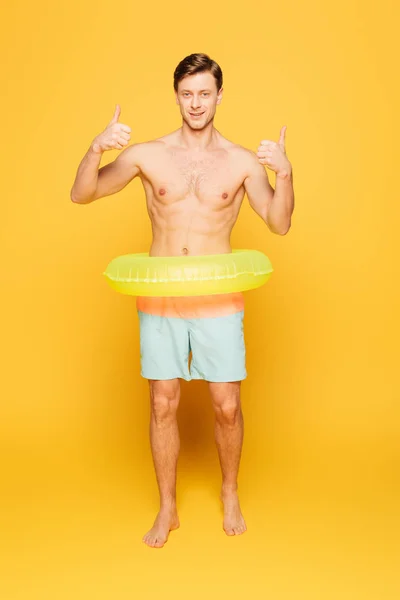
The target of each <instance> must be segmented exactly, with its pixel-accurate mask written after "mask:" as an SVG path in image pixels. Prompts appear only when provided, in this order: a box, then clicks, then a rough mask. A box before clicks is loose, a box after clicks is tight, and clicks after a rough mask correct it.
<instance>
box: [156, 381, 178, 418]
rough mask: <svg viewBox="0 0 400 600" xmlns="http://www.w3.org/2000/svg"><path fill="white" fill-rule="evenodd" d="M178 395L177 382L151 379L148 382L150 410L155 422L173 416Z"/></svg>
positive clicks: (176, 408) (176, 407) (176, 406)
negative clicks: (151, 380)
mask: <svg viewBox="0 0 400 600" xmlns="http://www.w3.org/2000/svg"><path fill="white" fill-rule="evenodd" d="M179 396H180V388H179V382H176V381H153V382H151V383H150V398H151V412H152V415H153V417H154V418H155V420H156V422H157V423H162V422H164V421H168V420H170V419H173V418H175V416H176V412H177V410H178V405H179Z"/></svg>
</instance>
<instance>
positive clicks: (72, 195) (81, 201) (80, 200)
mask: <svg viewBox="0 0 400 600" xmlns="http://www.w3.org/2000/svg"><path fill="white" fill-rule="evenodd" d="M69 197H70V198H71V201H72V202H73V203H74V204H89V202H92V200H94V198H80V197H79V196H77V195H76V193H75V192H74V188H72V190H71V191H70V194H69Z"/></svg>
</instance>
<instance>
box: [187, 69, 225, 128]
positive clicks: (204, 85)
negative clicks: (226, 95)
mask: <svg viewBox="0 0 400 600" xmlns="http://www.w3.org/2000/svg"><path fill="white" fill-rule="evenodd" d="M221 100H222V88H221V90H220V91H219V93H218V90H217V83H216V81H215V78H214V75H212V73H210V72H209V71H206V72H203V73H196V74H195V75H188V76H187V77H184V78H183V79H182V80H181V81H180V82H179V84H178V91H177V92H176V103H177V104H179V108H180V110H181V115H182V118H183V120H184V121H185V123H187V125H189V127H190V128H191V129H195V130H201V129H204V127H205V126H206V125H208V123H209V122H210V121H212V119H213V118H214V115H215V111H216V108H217V104H220V102H221Z"/></svg>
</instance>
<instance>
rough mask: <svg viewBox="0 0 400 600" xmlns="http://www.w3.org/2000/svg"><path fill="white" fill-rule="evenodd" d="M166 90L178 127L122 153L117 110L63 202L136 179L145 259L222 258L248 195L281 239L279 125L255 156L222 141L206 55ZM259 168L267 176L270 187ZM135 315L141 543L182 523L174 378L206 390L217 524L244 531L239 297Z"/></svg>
mask: <svg viewBox="0 0 400 600" xmlns="http://www.w3.org/2000/svg"><path fill="white" fill-rule="evenodd" d="M174 90H175V97H176V103H177V104H178V106H179V108H180V112H181V115H182V126H181V127H180V128H179V129H178V130H176V131H174V132H172V133H170V134H168V135H166V136H164V137H161V138H158V139H156V140H153V141H150V142H145V143H138V144H133V145H130V146H128V144H129V141H130V133H131V129H130V128H129V127H128V126H127V125H124V124H122V123H120V122H119V116H120V107H119V105H117V106H116V110H115V113H114V116H113V118H112V120H111V121H110V123H109V124H108V126H107V127H106V129H105V130H104V131H103V132H102V133H101V134H99V135H98V136H97V137H96V138H95V139H94V140H93V142H92V143H91V145H90V148H89V150H88V152H87V153H86V155H85V157H84V158H83V160H82V162H81V164H80V165H79V168H78V172H77V175H76V179H75V182H74V185H73V187H72V190H71V199H72V201H73V202H76V203H78V204H88V203H90V202H93V201H94V200H97V199H98V198H102V197H104V196H108V195H110V194H115V193H116V192H118V191H120V190H121V189H123V188H124V187H125V186H126V185H127V184H128V183H129V182H130V181H131V180H132V179H133V178H134V177H140V179H141V181H142V184H143V187H144V191H145V195H146V202H147V208H148V213H149V216H150V219H151V223H152V230H153V240H152V244H151V248H150V251H149V253H150V255H151V256H173V255H205V254H219V253H229V252H231V250H232V249H231V245H230V234H231V231H232V228H233V226H234V224H235V222H236V220H237V217H238V214H239V210H240V206H241V204H242V200H243V197H244V194H245V193H247V196H248V199H249V202H250V205H251V206H252V208H253V209H254V210H255V212H256V213H257V214H258V215H259V216H260V217H261V218H262V219H263V220H264V222H265V223H266V225H267V226H268V228H269V229H270V231H271V232H273V233H276V234H278V235H285V234H286V233H287V232H288V230H289V228H290V226H291V215H292V213H293V209H294V192H293V183H292V167H291V164H290V162H289V160H288V159H287V157H286V153H285V131H286V127H283V128H282V130H281V133H280V138H279V141H278V142H277V143H276V142H273V141H269V140H263V141H262V142H261V144H260V147H259V148H258V152H257V153H253V152H252V151H250V150H247V149H246V148H243V147H242V146H240V145H238V144H235V143H233V142H231V141H229V140H227V139H226V138H224V137H223V136H222V135H221V134H220V133H219V131H217V129H215V127H214V116H215V112H216V107H217V105H219V104H220V103H221V100H222V94H223V88H222V71H221V69H220V67H219V65H218V64H217V63H216V62H215V61H213V60H211V59H210V58H209V57H208V56H207V55H206V54H191V55H190V56H187V57H186V58H184V59H183V60H182V61H181V62H180V63H179V65H178V66H177V68H176V69H175V72H174ZM125 146H128V147H127V148H125V149H124V147H125ZM114 148H117V149H120V150H123V152H121V153H120V154H119V155H118V157H117V158H116V160H115V161H113V162H111V163H110V164H107V165H105V166H103V167H101V168H100V169H99V165H100V161H101V156H102V154H103V152H105V151H107V150H111V149H114ZM263 165H267V166H268V167H269V168H270V169H272V170H273V171H275V173H276V186H275V190H274V189H273V188H272V187H271V185H270V183H269V180H268V176H267V173H266V171H265V168H264V166H263ZM137 308H138V314H139V323H140V350H141V374H142V376H143V377H145V378H147V379H148V380H149V388H150V400H151V409H152V410H151V419H150V442H151V450H152V456H153V460H154V466H155V472H156V477H157V483H158V488H159V493H160V511H159V513H158V515H157V517H156V519H155V521H154V525H153V527H152V528H151V529H150V531H149V532H148V533H147V534H146V535H145V536H144V538H143V541H144V542H145V543H146V544H147V545H148V546H151V547H157V548H160V547H162V546H163V545H164V543H165V542H166V541H167V538H168V535H169V531H170V530H172V529H176V528H177V527H179V518H178V513H177V508H176V470H177V459H178V454H179V445H180V441H179V432H178V425H177V419H176V412H177V408H178V404H179V399H180V379H186V380H190V379H204V380H206V381H207V382H208V386H209V390H210V394H211V399H212V403H213V407H214V410H215V416H216V419H215V440H216V445H217V448H218V455H219V461H220V465H221V470H222V488H221V496H220V497H221V500H222V502H223V505H224V522H223V528H224V530H225V532H226V534H227V535H238V534H241V533H243V532H244V531H246V524H245V521H244V518H243V515H242V513H241V509H240V504H239V498H238V493H237V489H238V485H237V478H238V471H239V462H240V457H241V450H242V443H243V414H242V410H241V404H240V385H241V381H242V380H243V379H245V377H246V368H245V346H244V338H243V313H244V305H243V295H242V294H241V293H235V294H220V295H216V296H198V297H194V298H193V297H192V298H147V297H146V298H144V297H140V298H138V299H137ZM190 352H191V364H190V370H189V367H188V359H189V353H190Z"/></svg>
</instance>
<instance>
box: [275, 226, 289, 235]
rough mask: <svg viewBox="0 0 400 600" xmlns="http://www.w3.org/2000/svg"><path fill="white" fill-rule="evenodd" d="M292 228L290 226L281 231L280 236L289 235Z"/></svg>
mask: <svg viewBox="0 0 400 600" xmlns="http://www.w3.org/2000/svg"><path fill="white" fill-rule="evenodd" d="M290 227H291V225H290V224H289V225H288V227H286V229H281V230H280V231H278V232H277V233H278V235H287V234H288V233H289V231H290Z"/></svg>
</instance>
